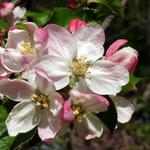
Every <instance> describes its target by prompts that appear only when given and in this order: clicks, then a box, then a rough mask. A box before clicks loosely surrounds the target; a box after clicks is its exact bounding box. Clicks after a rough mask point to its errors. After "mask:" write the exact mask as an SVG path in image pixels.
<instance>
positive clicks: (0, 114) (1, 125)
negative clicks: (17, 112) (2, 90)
mask: <svg viewBox="0 0 150 150" xmlns="http://www.w3.org/2000/svg"><path fill="white" fill-rule="evenodd" d="M7 116H8V114H7V110H6V109H5V107H4V106H2V105H1V106H0V136H1V135H2V134H3V133H4V132H5V131H6V130H7V129H6V125H5V120H6V118H7Z"/></svg>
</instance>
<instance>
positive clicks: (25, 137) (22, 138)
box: [11, 128, 36, 150]
mask: <svg viewBox="0 0 150 150" xmlns="http://www.w3.org/2000/svg"><path fill="white" fill-rule="evenodd" d="M35 133H36V128H35V129H33V130H31V131H30V132H27V133H23V134H19V135H18V136H17V137H16V138H15V140H14V141H13V143H12V145H11V149H12V150H14V149H15V148H17V147H18V146H19V145H21V144H24V143H27V142H28V141H30V140H31V139H32V138H33V136H34V135H35Z"/></svg>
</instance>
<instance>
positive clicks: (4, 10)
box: [0, 2, 14, 18]
mask: <svg viewBox="0 0 150 150" xmlns="http://www.w3.org/2000/svg"><path fill="white" fill-rule="evenodd" d="M13 8H14V5H13V3H10V2H5V3H3V4H2V5H1V8H0V17H2V18H7V17H9V16H10V15H11V13H12V10H13Z"/></svg>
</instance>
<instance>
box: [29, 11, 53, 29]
mask: <svg viewBox="0 0 150 150" xmlns="http://www.w3.org/2000/svg"><path fill="white" fill-rule="evenodd" d="M50 15H51V12H50V11H45V12H33V11H28V12H27V16H28V17H31V18H32V19H33V21H34V22H35V23H36V24H37V25H38V26H44V25H45V24H46V23H47V22H48V20H49V19H50Z"/></svg>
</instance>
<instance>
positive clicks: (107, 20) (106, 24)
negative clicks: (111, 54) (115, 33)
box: [101, 0, 128, 30]
mask: <svg viewBox="0 0 150 150" xmlns="http://www.w3.org/2000/svg"><path fill="white" fill-rule="evenodd" d="M127 2H128V0H122V1H121V3H122V6H125V5H126V4H127ZM114 18H115V13H114V12H113V13H112V14H111V15H109V16H108V17H106V18H105V20H104V21H103V22H102V24H101V26H102V27H103V28H104V30H106V29H107V28H108V27H109V26H110V24H111V22H112V21H113V19H114Z"/></svg>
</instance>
